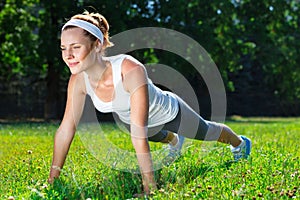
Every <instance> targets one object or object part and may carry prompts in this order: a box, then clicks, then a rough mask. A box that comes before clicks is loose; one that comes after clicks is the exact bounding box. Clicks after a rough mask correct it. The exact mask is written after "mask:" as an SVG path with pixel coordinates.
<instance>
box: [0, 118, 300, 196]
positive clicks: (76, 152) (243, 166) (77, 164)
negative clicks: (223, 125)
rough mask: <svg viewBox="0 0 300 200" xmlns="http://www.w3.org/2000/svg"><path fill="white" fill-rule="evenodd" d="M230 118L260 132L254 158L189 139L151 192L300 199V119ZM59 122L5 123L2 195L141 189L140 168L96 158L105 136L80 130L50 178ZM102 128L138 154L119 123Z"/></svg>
mask: <svg viewBox="0 0 300 200" xmlns="http://www.w3.org/2000/svg"><path fill="white" fill-rule="evenodd" d="M227 124H228V125H229V126H231V127H232V128H233V129H234V130H235V131H236V132H237V133H238V134H241V135H246V136H248V137H250V138H251V139H252V142H253V151H252V154H251V157H250V159H249V160H243V161H241V162H237V163H236V162H232V155H231V152H230V150H229V148H228V146H226V145H223V144H219V143H215V142H202V141H192V140H187V142H186V144H185V147H184V151H183V156H182V157H180V158H179V159H178V160H176V161H175V162H174V163H172V164H170V165H169V166H164V167H162V168H160V169H158V170H157V171H156V178H157V182H158V185H159V189H158V190H157V191H155V193H154V194H153V196H152V197H151V198H152V199H243V198H245V199H259V198H264V199H282V198H283V199H288V198H299V197H300V191H299V185H300V168H299V166H300V159H299V158H300V151H299V149H300V144H299V142H298V141H299V139H300V119H299V118H242V117H238V116H234V117H232V118H230V119H229V120H228V121H227ZM57 127H58V124H46V123H20V124H13V123H12V124H2V125H0V145H1V146H0V159H1V162H0V168H1V169H2V170H1V172H0V182H1V185H0V199H8V197H10V196H11V197H14V198H15V199H22V198H24V199H65V198H68V199H87V198H91V199H131V198H132V195H133V194H134V193H139V192H141V177H140V175H139V174H133V173H129V172H126V171H119V170H116V169H115V168H111V167H109V166H107V165H106V163H105V162H103V160H102V161H100V160H99V159H100V158H101V156H102V155H101V154H100V158H96V157H95V156H94V155H93V153H92V152H91V150H90V149H89V148H87V146H86V144H85V142H86V141H89V142H90V144H94V145H95V146H93V147H94V148H101V145H102V148H104V144H103V142H101V141H100V140H99V141H98V140H95V141H94V143H91V141H92V140H87V139H86V140H85V139H84V138H83V137H82V135H80V133H78V134H77V135H76V136H75V138H74V142H73V144H72V146H71V149H70V152H69V156H68V158H67V160H66V164H65V166H64V169H63V171H62V176H61V177H60V179H58V180H56V182H55V183H54V184H53V185H49V184H48V183H47V181H46V180H47V178H48V171H49V167H50V163H51V157H52V147H53V136H54V133H55V130H56V128H57ZM102 129H103V132H104V133H105V134H104V135H103V137H104V138H105V141H106V142H107V143H109V144H112V145H115V146H117V147H118V148H120V149H124V150H126V151H130V152H133V153H134V150H133V147H132V145H131V142H130V136H129V135H128V134H126V133H124V132H122V131H120V130H119V129H117V127H116V126H115V125H112V124H105V125H103V126H102ZM89 136H90V135H89ZM90 139H95V138H90ZM96 139H99V138H96ZM97 144H101V145H99V146H97ZM150 146H151V148H152V149H153V151H154V150H159V149H162V145H161V144H159V143H150ZM111 159H114V158H113V157H112V158H111ZM125 159H126V158H124V161H123V163H126V160H125ZM157 159H159V158H158V157H157ZM119 162H122V161H119Z"/></svg>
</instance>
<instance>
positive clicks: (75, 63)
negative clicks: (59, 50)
mask: <svg viewBox="0 0 300 200" xmlns="http://www.w3.org/2000/svg"><path fill="white" fill-rule="evenodd" d="M78 63H79V62H73V63H69V64H68V66H69V67H75V66H76V65H78Z"/></svg>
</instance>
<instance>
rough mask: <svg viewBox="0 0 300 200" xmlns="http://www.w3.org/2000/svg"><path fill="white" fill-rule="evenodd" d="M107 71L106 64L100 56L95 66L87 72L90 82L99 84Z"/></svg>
mask: <svg viewBox="0 0 300 200" xmlns="http://www.w3.org/2000/svg"><path fill="white" fill-rule="evenodd" d="M105 70H106V63H105V61H104V60H103V59H102V56H99V57H98V58H97V61H96V62H95V64H94V65H92V66H91V67H89V68H88V69H87V70H86V71H85V72H86V73H87V74H88V76H89V79H90V81H92V82H98V81H99V80H100V79H101V77H102V75H103V73H104V71H105Z"/></svg>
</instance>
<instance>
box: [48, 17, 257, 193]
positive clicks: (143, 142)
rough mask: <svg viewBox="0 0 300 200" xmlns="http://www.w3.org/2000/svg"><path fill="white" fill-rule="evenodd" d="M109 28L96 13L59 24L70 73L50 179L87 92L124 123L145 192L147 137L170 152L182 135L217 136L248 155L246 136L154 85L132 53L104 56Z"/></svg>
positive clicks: (148, 186)
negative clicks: (165, 146) (168, 148)
mask: <svg viewBox="0 0 300 200" xmlns="http://www.w3.org/2000/svg"><path fill="white" fill-rule="evenodd" d="M108 31H109V25H108V22H107V20H106V19H105V18H104V17H103V16H102V15H100V14H98V13H84V14H78V15H75V16H73V17H72V18H71V20H69V21H68V22H67V23H66V24H65V25H64V26H63V28H62V33H61V51H62V58H63V60H64V62H65V63H66V64H67V66H68V67H69V69H70V71H71V74H72V75H71V77H70V80H69V84H68V96H67V104H66V109H65V114H64V117H63V120H62V123H61V125H60V126H59V128H58V130H57V132H56V134H55V139H54V151H53V160H52V166H51V170H50V175H49V182H50V183H52V182H53V180H54V178H57V177H58V176H59V174H60V171H61V168H62V167H63V165H64V162H65V159H66V156H67V153H68V150H69V147H70V144H71V142H72V139H73V136H74V134H75V131H76V126H77V125H78V123H79V120H80V118H81V115H82V112H83V106H84V103H85V97H86V95H90V96H91V99H92V101H93V104H94V106H95V108H96V109H97V110H98V111H100V112H115V113H116V114H117V115H118V116H119V118H120V120H121V121H122V122H124V124H127V127H129V130H130V134H131V140H132V144H133V146H134V148H135V152H136V156H137V160H138V163H139V166H140V171H141V174H142V180H143V187H144V192H145V193H146V194H148V193H149V192H150V191H151V190H155V189H156V181H155V180H154V175H153V166H152V159H151V154H150V149H149V143H148V141H155V142H163V143H169V147H170V154H174V153H175V154H176V153H179V152H180V149H181V147H182V144H183V141H184V137H188V138H193V139H198V140H210V141H219V142H222V143H227V144H230V145H231V150H232V152H233V155H234V158H235V160H238V159H240V158H247V157H248V156H249V154H250V150H251V141H250V140H249V139H248V138H246V137H244V136H238V135H236V134H235V133H234V132H233V131H232V130H231V129H230V128H229V127H228V126H226V125H224V124H220V123H215V122H210V121H207V120H204V119H203V118H202V117H201V116H199V115H198V114H197V113H196V112H195V111H193V110H192V109H191V108H190V107H189V106H188V105H187V104H186V103H185V102H184V101H183V100H182V99H181V98H179V97H178V96H177V95H175V94H173V93H171V92H166V91H162V90H160V89H159V88H157V87H156V86H155V85H154V84H153V83H152V82H151V80H150V79H149V78H148V76H147V73H146V70H145V68H144V66H143V65H142V64H141V63H140V62H138V61H137V60H136V59H134V58H133V57H131V56H129V55H116V56H112V57H105V56H104V54H103V53H104V51H105V49H106V48H107V47H110V46H112V43H111V42H110V41H109V36H108V35H109V34H108ZM157 127H161V128H159V129H158V128H157ZM195 127H196V128H195ZM175 133H176V134H175Z"/></svg>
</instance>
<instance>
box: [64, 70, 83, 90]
mask: <svg viewBox="0 0 300 200" xmlns="http://www.w3.org/2000/svg"><path fill="white" fill-rule="evenodd" d="M68 92H69V93H70V92H71V93H77V94H86V89H85V81H84V73H83V72H81V73H79V74H72V75H71V76H70V79H69V84H68Z"/></svg>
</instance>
